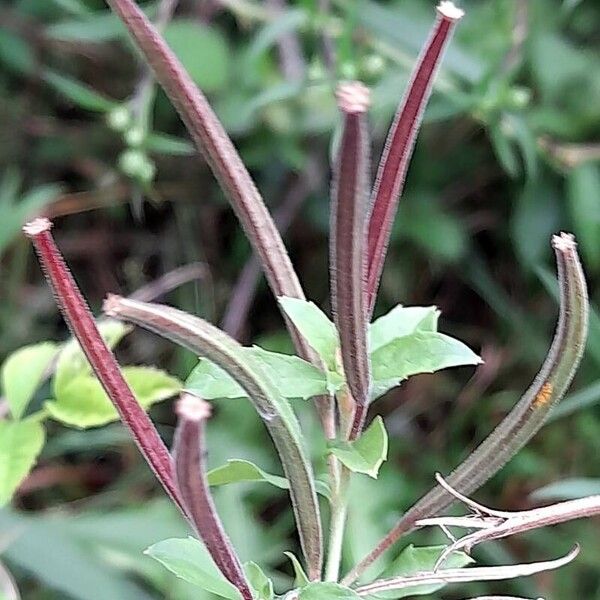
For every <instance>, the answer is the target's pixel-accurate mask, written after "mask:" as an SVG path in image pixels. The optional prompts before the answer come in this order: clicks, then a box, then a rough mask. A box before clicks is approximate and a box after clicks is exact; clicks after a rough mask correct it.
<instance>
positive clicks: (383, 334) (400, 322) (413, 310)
mask: <svg viewBox="0 0 600 600" xmlns="http://www.w3.org/2000/svg"><path fill="white" fill-rule="evenodd" d="M439 316H440V311H439V310H438V309H437V307H435V306H402V305H401V304H399V305H398V306H396V307H394V308H392V310H390V312H388V313H387V314H386V315H383V316H382V317H379V319H377V320H376V321H374V322H373V323H371V325H369V350H370V351H371V352H375V350H378V349H379V348H381V347H382V346H385V345H386V344H389V343H390V342H392V341H394V339H396V338H399V337H403V336H405V335H410V334H412V333H415V332H416V331H433V332H435V331H437V325H438V319H439Z"/></svg>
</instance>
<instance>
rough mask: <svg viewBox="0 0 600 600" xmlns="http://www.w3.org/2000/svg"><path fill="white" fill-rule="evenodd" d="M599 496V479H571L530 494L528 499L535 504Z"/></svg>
mask: <svg viewBox="0 0 600 600" xmlns="http://www.w3.org/2000/svg"><path fill="white" fill-rule="evenodd" d="M597 494H600V479H597V478H592V477H589V478H584V477H582V478H573V479H563V480H562V481H555V482H553V483H550V484H548V485H546V486H544V487H542V488H539V489H537V490H535V491H534V492H532V493H531V496H530V498H531V499H532V500H535V501H536V502H540V501H542V502H547V501H549V500H576V499H578V498H586V497H587V496H595V495H597Z"/></svg>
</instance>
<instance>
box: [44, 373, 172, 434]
mask: <svg viewBox="0 0 600 600" xmlns="http://www.w3.org/2000/svg"><path fill="white" fill-rule="evenodd" d="M122 372H123V376H124V377H125V380H126V381H127V383H128V384H129V386H130V387H131V389H132V391H133V393H134V395H135V397H136V398H137V400H138V402H139V403H140V405H141V406H142V407H143V408H145V409H148V408H150V406H152V405H153V404H156V403H157V402H161V401H162V400H166V399H167V398H170V397H171V396H174V395H175V394H177V393H178V392H179V391H180V390H181V382H180V381H179V380H178V379H176V378H175V377H171V376H170V375H168V374H167V373H165V372H164V371H161V370H159V369H155V368H154V367H124V368H123V369H122ZM45 407H46V409H47V411H48V412H49V413H50V416H51V417H52V418H54V419H56V420H57V421H61V422H62V423H64V424H66V425H71V426H74V427H79V428H81V429H86V428H88V427H98V426H100V425H106V424H107V423H110V422H111V421H116V420H117V419H118V418H119V415H118V413H117V410H116V409H115V407H114V406H113V404H112V402H111V401H110V399H109V398H108V396H107V395H106V392H105V391H104V389H103V388H102V386H101V384H100V382H99V381H98V379H96V377H94V376H93V375H78V376H76V377H74V378H73V379H71V381H70V382H68V383H65V384H63V385H62V386H61V387H60V389H59V393H58V394H57V395H56V399H55V400H54V401H48V402H46V404H45Z"/></svg>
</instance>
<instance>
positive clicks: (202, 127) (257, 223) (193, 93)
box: [107, 0, 335, 437]
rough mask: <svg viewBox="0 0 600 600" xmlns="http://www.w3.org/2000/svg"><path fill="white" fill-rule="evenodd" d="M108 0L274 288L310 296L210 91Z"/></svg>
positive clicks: (327, 415) (327, 409)
mask: <svg viewBox="0 0 600 600" xmlns="http://www.w3.org/2000/svg"><path fill="white" fill-rule="evenodd" d="M107 3H108V4H109V6H110V7H111V8H112V10H113V11H114V12H115V13H116V14H118V15H119V17H120V18H121V19H122V20H123V22H124V24H125V26H126V27H127V29H128V30H129V33H130V34H131V35H132V36H133V38H134V40H135V41H136V43H137V45H138V47H139V49H140V50H141V51H142V53H143V55H144V56H145V58H146V60H147V61H148V64H149V65H150V67H151V68H152V70H153V71H154V74H155V76H156V79H157V80H158V82H159V83H160V85H161V86H162V87H163V89H164V90H165V92H166V94H167V96H168V97H169V98H170V100H171V102H172V103H173V105H174V106H175V109H176V110H177V112H178V113H179V115H180V116H181V119H182V120H183V122H184V124H185V126H186V128H187V130H188V131H189V133H190V135H191V137H192V139H193V141H194V143H195V145H196V147H197V148H198V150H199V151H200V152H201V153H202V155H203V156H204V158H205V159H206V161H207V162H208V164H209V166H210V168H211V170H212V172H213V173H214V175H215V177H216V178H217V180H218V182H219V184H220V185H221V188H222V189H223V191H224V192H225V194H226V196H227V197H228V199H229V201H230V203H231V206H232V207H233V210H234V211H235V213H236V215H237V217H238V219H239V220H240V223H241V224H242V227H243V228H244V231H245V233H246V235H247V236H248V239H249V240H250V243H251V244H252V246H253V248H254V250H255V252H256V255H257V256H258V258H259V259H260V262H261V264H262V267H263V269H264V271H265V275H266V278H267V281H268V283H269V285H270V287H271V289H272V291H273V294H274V295H275V296H276V297H279V296H289V297H292V298H301V299H304V297H305V296H304V292H303V290H302V286H301V285H300V282H299V280H298V276H297V275H296V272H295V271H294V268H293V266H292V263H291V261H290V258H289V256H288V254H287V251H286V249H285V246H284V244H283V240H282V239H281V235H280V234H279V231H278V230H277V227H276V226H275V223H274V222H273V219H272V218H271V215H270V214H269V211H268V210H267V207H266V206H265V203H264V201H263V199H262V197H261V195H260V193H259V191H258V190H257V188H256V185H255V184H254V181H253V180H252V178H251V177H250V174H249V173H248V170H247V169H246V167H245V166H244V163H243V162H242V159H241V158H240V156H239V154H238V152H237V150H236V149H235V146H234V145H233V142H232V141H231V139H230V138H229V136H228V135H227V132H226V131H225V129H224V128H223V125H221V123H220V121H219V119H218V118H217V116H216V115H215V113H214V111H213V110H212V108H211V107H210V104H209V103H208V101H207V99H206V97H205V96H204V94H203V93H202V92H201V91H200V90H199V89H198V87H197V86H196V84H195V83H194V82H193V81H192V79H191V77H190V76H189V74H188V73H187V72H186V70H185V69H184V68H183V66H182V64H181V62H180V61H179V59H178V58H177V57H176V56H175V54H174V52H173V51H172V50H171V49H170V48H169V46H168V45H167V44H166V42H165V41H164V39H163V38H162V37H161V36H160V34H159V33H158V31H157V30H156V28H155V27H154V26H153V25H152V23H151V22H150V21H149V20H148V18H147V17H146V15H144V13H143V12H142V11H141V10H140V9H139V7H138V6H137V4H136V3H135V2H134V1H133V0H107ZM283 317H284V319H285V322H286V325H287V328H288V329H289V331H290V335H291V336H292V339H293V341H294V345H295V346H296V348H297V350H298V353H299V354H300V356H302V358H304V359H306V360H308V361H310V362H312V363H313V364H315V365H317V366H320V364H321V363H320V360H319V358H318V356H317V355H316V353H315V352H314V351H313V350H312V348H311V347H310V346H309V345H308V343H307V342H306V341H305V340H304V338H302V336H300V335H299V333H298V331H297V330H296V328H295V327H294V325H293V324H292V323H291V321H290V320H289V319H288V318H287V316H286V315H285V314H284V315H283ZM316 402H317V409H318V410H319V416H320V417H321V421H322V423H323V427H324V429H325V431H326V434H327V435H328V437H332V436H334V435H335V432H334V430H333V427H334V416H333V405H332V402H331V401H330V399H329V398H328V397H319V398H317V400H316Z"/></svg>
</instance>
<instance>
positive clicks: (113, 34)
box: [44, 2, 156, 44]
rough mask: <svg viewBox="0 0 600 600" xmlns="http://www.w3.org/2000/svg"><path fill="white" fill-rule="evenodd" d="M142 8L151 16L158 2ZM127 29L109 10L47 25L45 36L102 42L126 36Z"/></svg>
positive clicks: (72, 40)
mask: <svg viewBox="0 0 600 600" xmlns="http://www.w3.org/2000/svg"><path fill="white" fill-rule="evenodd" d="M142 10H143V11H144V12H145V13H146V16H147V17H149V18H151V19H152V18H154V16H155V15H156V2H153V3H151V4H146V5H145V6H144V7H142ZM126 31H127V29H126V28H125V25H124V24H123V22H122V21H121V19H120V18H119V17H118V16H117V15H115V14H113V13H112V12H110V11H108V10H99V11H95V12H90V13H89V14H87V15H85V16H84V17H83V18H81V17H77V18H68V19H65V20H62V21H58V22H56V23H52V25H49V26H48V27H46V30H45V32H44V36H45V37H48V38H50V39H54V40H60V41H63V42H88V43H92V44H93V43H101V42H108V41H110V40H114V39H116V38H120V37H125V35H126Z"/></svg>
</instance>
